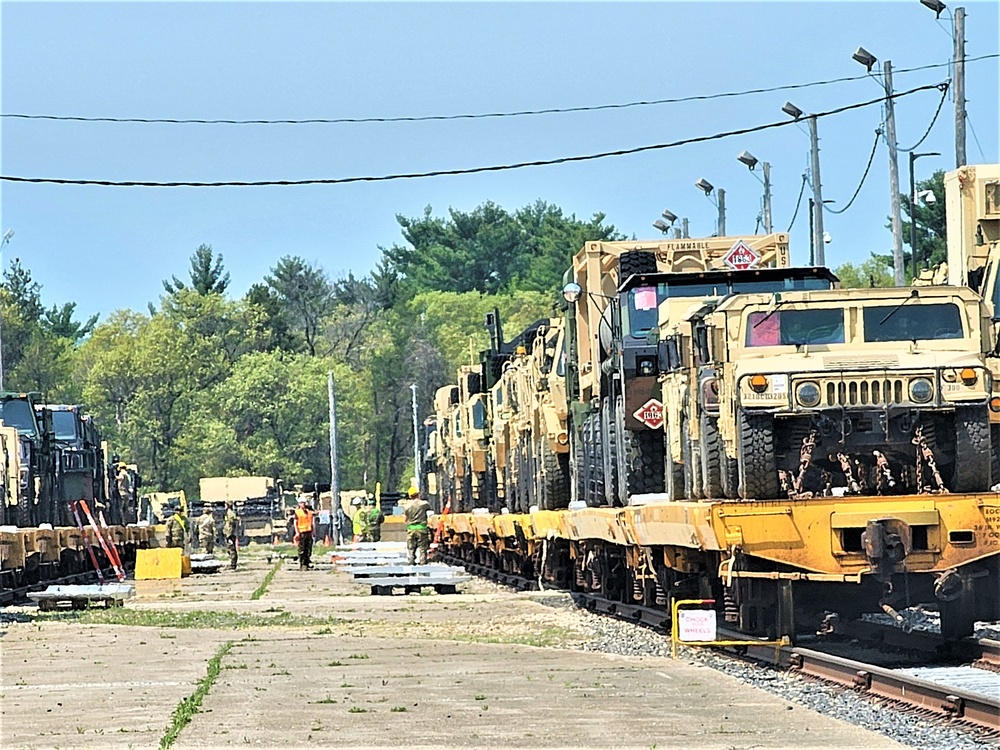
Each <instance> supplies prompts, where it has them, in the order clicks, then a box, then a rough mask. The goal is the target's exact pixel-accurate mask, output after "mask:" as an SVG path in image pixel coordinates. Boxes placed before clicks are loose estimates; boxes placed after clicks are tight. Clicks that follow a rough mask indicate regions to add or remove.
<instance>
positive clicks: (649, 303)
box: [633, 286, 656, 310]
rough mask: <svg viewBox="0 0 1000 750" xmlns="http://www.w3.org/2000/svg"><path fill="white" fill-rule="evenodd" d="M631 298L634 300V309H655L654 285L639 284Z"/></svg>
mask: <svg viewBox="0 0 1000 750" xmlns="http://www.w3.org/2000/svg"><path fill="white" fill-rule="evenodd" d="M633 299H634V301H635V309H636V310H655V309H656V287H655V286H641V287H638V288H636V290H635V294H634V297H633Z"/></svg>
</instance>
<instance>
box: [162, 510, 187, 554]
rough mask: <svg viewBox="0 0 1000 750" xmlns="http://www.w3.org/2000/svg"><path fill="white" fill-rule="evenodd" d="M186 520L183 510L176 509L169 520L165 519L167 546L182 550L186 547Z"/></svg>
mask: <svg viewBox="0 0 1000 750" xmlns="http://www.w3.org/2000/svg"><path fill="white" fill-rule="evenodd" d="M187 536H188V519H187V516H186V515H184V509H183V508H181V507H178V508H177V510H176V511H175V512H174V514H173V515H172V516H170V518H168V519H167V546H168V547H179V548H180V549H182V550H183V549H184V548H185V547H186V545H187Z"/></svg>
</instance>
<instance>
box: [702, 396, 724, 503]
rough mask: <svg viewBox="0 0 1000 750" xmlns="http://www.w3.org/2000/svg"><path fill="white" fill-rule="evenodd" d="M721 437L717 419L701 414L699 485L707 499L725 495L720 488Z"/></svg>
mask: <svg viewBox="0 0 1000 750" xmlns="http://www.w3.org/2000/svg"><path fill="white" fill-rule="evenodd" d="M721 454H722V439H721V438H720V437H719V420H718V418H716V417H709V416H707V415H705V414H702V415H701V487H702V490H703V491H704V495H705V497H706V498H708V499H712V498H720V497H725V493H724V492H723V490H722V458H721Z"/></svg>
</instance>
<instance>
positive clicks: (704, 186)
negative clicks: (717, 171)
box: [694, 177, 715, 195]
mask: <svg viewBox="0 0 1000 750" xmlns="http://www.w3.org/2000/svg"><path fill="white" fill-rule="evenodd" d="M694 186H695V187H696V188H698V189H699V190H701V191H702V192H703V193H704V194H705V195H708V194H709V193H711V192H712V191H713V190H715V185H713V184H712V183H711V182H709V181H708V180H706V179H705V178H704V177H702V178H701V179H699V180H698V181H697V182H696V183H695V184H694Z"/></svg>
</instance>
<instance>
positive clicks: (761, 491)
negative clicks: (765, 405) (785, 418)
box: [739, 412, 780, 500]
mask: <svg viewBox="0 0 1000 750" xmlns="http://www.w3.org/2000/svg"><path fill="white" fill-rule="evenodd" d="M739 419H740V495H741V496H742V497H743V498H745V499H747V500H774V499H776V498H777V497H778V493H779V489H780V488H779V486H778V468H777V463H776V460H775V456H774V418H773V417H771V416H770V415H769V414H746V413H742V412H741V413H740V415H739Z"/></svg>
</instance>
